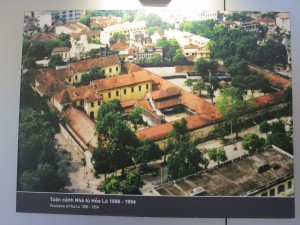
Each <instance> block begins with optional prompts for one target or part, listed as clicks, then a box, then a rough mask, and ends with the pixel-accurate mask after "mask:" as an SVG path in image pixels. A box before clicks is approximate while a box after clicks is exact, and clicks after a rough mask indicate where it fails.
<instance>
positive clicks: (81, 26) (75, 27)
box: [65, 22, 89, 31]
mask: <svg viewBox="0 0 300 225" xmlns="http://www.w3.org/2000/svg"><path fill="white" fill-rule="evenodd" d="M65 27H67V28H69V29H70V30H73V31H77V30H81V31H83V30H89V28H88V27H87V26H86V25H84V24H82V23H80V22H69V23H67V24H65Z"/></svg>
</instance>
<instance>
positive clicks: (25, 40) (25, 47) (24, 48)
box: [22, 38, 31, 55]
mask: <svg viewBox="0 0 300 225" xmlns="http://www.w3.org/2000/svg"><path fill="white" fill-rule="evenodd" d="M30 45H31V41H30V40H29V39H28V38H23V45H22V55H26V54H27V51H28V49H29V47H30Z"/></svg>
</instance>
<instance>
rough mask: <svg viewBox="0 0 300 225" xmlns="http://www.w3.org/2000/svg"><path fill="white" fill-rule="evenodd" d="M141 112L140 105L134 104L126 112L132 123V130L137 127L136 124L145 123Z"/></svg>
mask: <svg viewBox="0 0 300 225" xmlns="http://www.w3.org/2000/svg"><path fill="white" fill-rule="evenodd" d="M142 113H143V109H142V108H141V107H140V106H135V107H134V108H133V110H131V111H130V112H129V114H128V120H129V122H130V123H132V124H133V127H134V130H137V129H138V125H143V124H145V122H144V120H143V117H142Z"/></svg>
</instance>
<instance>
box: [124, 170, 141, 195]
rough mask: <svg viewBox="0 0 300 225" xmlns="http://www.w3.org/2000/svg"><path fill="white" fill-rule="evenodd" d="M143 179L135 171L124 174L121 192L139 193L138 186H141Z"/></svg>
mask: <svg viewBox="0 0 300 225" xmlns="http://www.w3.org/2000/svg"><path fill="white" fill-rule="evenodd" d="M143 185H144V181H143V179H142V177H141V176H140V174H139V173H138V172H136V171H133V172H131V173H130V174H128V175H127V176H126V179H125V181H124V184H123V193H124V194H131V195H139V194H141V192H140V188H141V187H143Z"/></svg>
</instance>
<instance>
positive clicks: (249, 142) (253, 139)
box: [242, 133, 265, 154]
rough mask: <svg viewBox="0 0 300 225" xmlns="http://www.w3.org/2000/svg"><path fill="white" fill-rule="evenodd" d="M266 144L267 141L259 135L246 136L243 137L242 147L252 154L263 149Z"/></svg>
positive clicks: (250, 134)
mask: <svg viewBox="0 0 300 225" xmlns="http://www.w3.org/2000/svg"><path fill="white" fill-rule="evenodd" d="M264 144H265V139H264V138H260V137H259V136H258V135H257V134H252V133H249V134H245V135H244V137H243V142H242V146H243V148H244V149H245V150H247V151H249V153H250V154H252V153H254V152H255V151H257V150H260V149H262V147H263V146H264Z"/></svg>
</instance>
